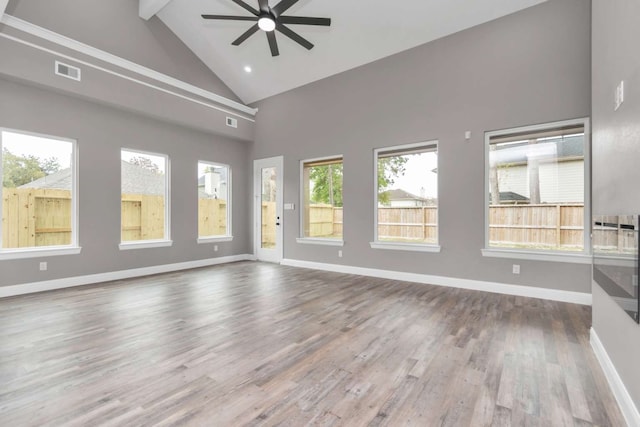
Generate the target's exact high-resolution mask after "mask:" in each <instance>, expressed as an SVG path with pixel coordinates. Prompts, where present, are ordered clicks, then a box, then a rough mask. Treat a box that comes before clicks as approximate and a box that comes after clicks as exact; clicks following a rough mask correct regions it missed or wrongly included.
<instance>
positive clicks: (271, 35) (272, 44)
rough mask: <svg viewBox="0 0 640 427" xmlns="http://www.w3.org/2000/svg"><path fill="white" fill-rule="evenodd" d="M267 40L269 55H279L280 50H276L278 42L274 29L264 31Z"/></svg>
mask: <svg viewBox="0 0 640 427" xmlns="http://www.w3.org/2000/svg"><path fill="white" fill-rule="evenodd" d="M266 33H267V40H269V49H271V56H278V55H280V51H279V50H278V42H277V41H276V33H275V31H266Z"/></svg>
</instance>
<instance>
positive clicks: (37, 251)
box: [0, 246, 82, 260]
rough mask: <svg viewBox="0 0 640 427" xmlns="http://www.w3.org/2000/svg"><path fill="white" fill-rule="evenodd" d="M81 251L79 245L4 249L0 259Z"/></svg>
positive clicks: (75, 253)
mask: <svg viewBox="0 0 640 427" xmlns="http://www.w3.org/2000/svg"><path fill="white" fill-rule="evenodd" d="M80 251H82V248H81V247H80V246H73V247H67V246H65V247H61V246H58V247H55V246H49V247H44V248H43V247H39V248H28V249H15V250H13V249H11V250H9V249H5V250H2V251H0V260H6V259H24V258H46V257H50V256H59V255H78V254H79V253H80Z"/></svg>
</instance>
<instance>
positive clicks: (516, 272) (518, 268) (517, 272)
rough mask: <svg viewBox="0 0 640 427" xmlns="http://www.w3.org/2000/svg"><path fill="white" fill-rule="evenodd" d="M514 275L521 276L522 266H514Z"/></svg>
mask: <svg viewBox="0 0 640 427" xmlns="http://www.w3.org/2000/svg"><path fill="white" fill-rule="evenodd" d="M513 274H520V264H513Z"/></svg>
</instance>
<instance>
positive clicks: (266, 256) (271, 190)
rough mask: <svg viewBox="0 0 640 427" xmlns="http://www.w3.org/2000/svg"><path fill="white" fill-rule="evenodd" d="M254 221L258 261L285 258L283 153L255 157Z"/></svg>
mask: <svg viewBox="0 0 640 427" xmlns="http://www.w3.org/2000/svg"><path fill="white" fill-rule="evenodd" d="M253 180H254V208H255V210H254V223H255V231H254V236H255V254H256V257H257V258H258V260H260V261H268V262H280V261H281V260H282V156H280V157H271V158H268V159H260V160H255V161H254V163H253Z"/></svg>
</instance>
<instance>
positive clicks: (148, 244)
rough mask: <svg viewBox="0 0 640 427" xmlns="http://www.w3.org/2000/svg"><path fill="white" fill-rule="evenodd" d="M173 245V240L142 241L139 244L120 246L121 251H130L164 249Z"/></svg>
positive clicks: (131, 243) (121, 244)
mask: <svg viewBox="0 0 640 427" xmlns="http://www.w3.org/2000/svg"><path fill="white" fill-rule="evenodd" d="M171 245H173V240H140V241H138V242H123V243H120V245H118V248H120V250H121V251H128V250H130V249H149V248H164V247H167V246H171Z"/></svg>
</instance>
